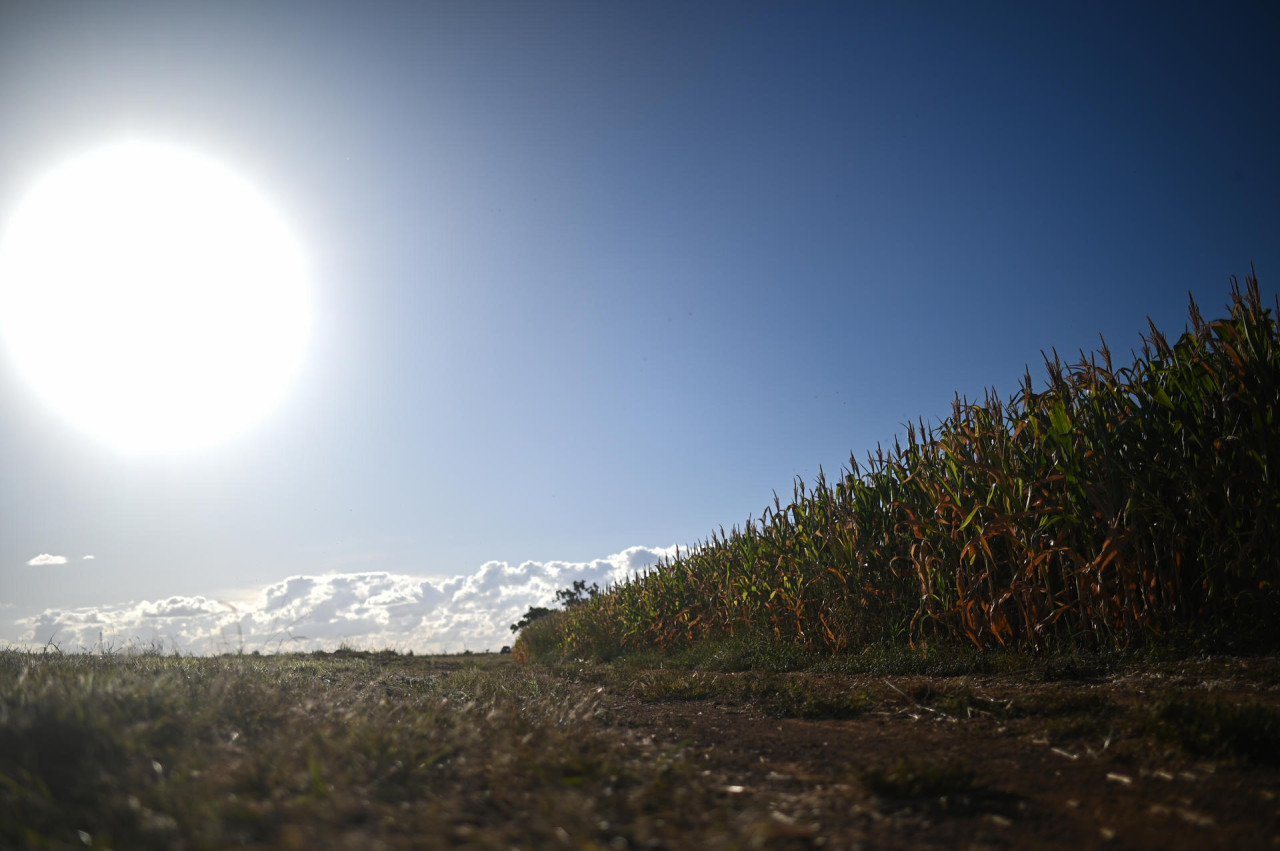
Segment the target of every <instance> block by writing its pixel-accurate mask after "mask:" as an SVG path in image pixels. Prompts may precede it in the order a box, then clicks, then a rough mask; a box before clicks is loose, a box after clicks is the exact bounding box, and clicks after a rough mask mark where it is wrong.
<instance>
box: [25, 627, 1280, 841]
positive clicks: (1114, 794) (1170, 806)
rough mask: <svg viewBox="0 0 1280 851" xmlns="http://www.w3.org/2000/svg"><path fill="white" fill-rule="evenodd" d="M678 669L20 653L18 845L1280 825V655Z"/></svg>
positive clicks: (1124, 835)
mask: <svg viewBox="0 0 1280 851" xmlns="http://www.w3.org/2000/svg"><path fill="white" fill-rule="evenodd" d="M909 661H910V660H908V662H909ZM917 661H918V660H917ZM665 664H666V663H664V662H662V661H661V660H652V659H651V660H649V661H648V662H646V663H637V662H632V663H619V664H615V665H611V666H592V665H583V664H567V665H560V666H555V667H546V666H539V665H516V664H513V663H512V662H511V660H510V657H509V656H483V655H476V656H471V657H446V658H424V657H406V656H398V655H396V654H394V653H378V654H367V653H354V652H349V653H345V654H331V655H328V656H325V655H323V654H316V655H296V654H295V655H283V656H277V657H249V656H228V657H218V658H212V659H200V658H177V657H159V656H154V655H150V656H142V657H134V656H127V655H125V656H114V657H113V656H109V655H108V656H90V655H87V654H68V655H65V656H63V655H61V654H50V653H23V652H15V651H0V848H4V849H9V848H42V849H43V848H59V849H61V848H85V847H92V848H115V849H126V848H127V849H144V848H162V849H170V848H182V849H204V848H209V849H213V848H218V849H221V848H231V847H241V848H257V849H274V848H299V849H301V848H360V849H411V848H437V847H453V848H491V849H503V850H504V851H505V849H511V848H573V849H606V848H607V849H627V848H637V849H638V848H655V849H659V848H671V849H681V848H694V849H698V851H712V849H721V848H724V849H732V848H818V847H822V848H1050V849H1052V848H1072V849H1075V848H1094V847H1096V848H1206V849H1208V848H1215V849H1216V848H1272V847H1275V846H1277V845H1280V658H1276V657H1252V658H1234V657H1216V658H1199V659H1181V660H1172V661H1168V660H1166V661H1161V662H1153V661H1150V660H1148V661H1145V662H1142V661H1133V660H1130V661H1129V662H1124V663H1115V662H1106V663H1103V662H1096V661H1095V662H1087V661H1086V662H1080V661H1078V660H1077V661H1072V662H1058V663H1052V662H1045V661H1035V660H1021V661H1017V660H1015V662H1014V663H1013V664H1005V663H1001V664H999V665H993V664H990V662H989V660H985V661H984V660H979V661H978V662H977V663H976V664H973V665H970V666H969V667H968V668H966V669H965V670H968V671H970V673H964V674H959V675H949V676H941V675H931V676H923V675H907V674H904V673H902V671H903V670H906V669H911V670H920V668H918V667H917V668H911V664H914V663H911V664H907V665H905V666H904V665H902V664H898V666H897V667H896V668H893V666H890V669H886V672H885V673H877V674H874V675H873V674H868V673H856V674H854V673H843V674H833V673H827V674H818V673H765V672H759V671H748V672H726V671H718V672H713V671H695V670H687V669H675V668H671V667H662V666H663V665H665ZM930 664H932V663H930ZM926 667H927V666H926ZM870 669H871V668H866V669H865V670H870ZM996 669H999V670H1002V671H1004V673H989V672H990V671H992V670H996ZM932 670H935V671H936V670H937V668H936V667H935V668H932ZM975 670H983V671H988V673H973V671H975ZM895 671H896V673H895Z"/></svg>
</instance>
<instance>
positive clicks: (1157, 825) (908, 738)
mask: <svg viewBox="0 0 1280 851" xmlns="http://www.w3.org/2000/svg"><path fill="white" fill-rule="evenodd" d="M718 676H722V677H723V676H733V675H718ZM820 679H823V682H822V685H823V686H824V687H826V688H832V687H837V688H839V687H844V686H846V685H847V687H849V688H851V689H861V690H864V691H871V692H873V693H875V694H876V695H877V698H876V701H877V702H876V703H875V704H874V705H873V706H872V707H871V708H870V709H869V710H868V711H867V712H865V713H864V714H862V715H860V716H858V717H855V718H852V719H847V720H801V719H796V718H773V717H770V716H769V715H767V714H765V713H764V712H763V711H761V709H760V708H759V707H757V706H756V705H754V704H752V703H750V702H745V701H734V700H727V701H718V700H692V701H666V702H662V701H659V702H646V701H644V700H640V699H638V698H637V697H635V696H633V694H631V693H625V692H624V693H615V694H612V695H607V694H606V695H605V697H604V700H605V703H604V706H605V708H606V709H607V710H608V715H609V717H611V718H612V719H613V722H614V723H615V724H616V725H617V726H618V727H621V728H624V729H627V730H629V731H630V732H631V734H632V735H634V736H637V737H638V738H640V740H641V741H643V742H646V743H649V744H651V745H652V746H653V747H654V748H664V749H672V750H683V752H684V755H685V757H686V758H691V759H692V760H693V761H694V762H695V763H699V764H702V765H703V766H704V768H703V769H702V771H703V774H704V776H705V777H706V778H707V779H708V780H710V781H713V782H714V783H716V784H718V785H719V786H720V787H721V788H722V789H723V790H724V794H725V796H726V797H727V798H728V799H729V800H731V801H732V800H734V799H738V800H741V801H742V802H743V803H744V805H749V806H750V809H752V810H757V809H759V808H767V809H768V810H770V811H771V814H772V815H771V819H770V823H769V824H770V827H769V832H768V835H764V834H762V835H761V840H762V847H770V848H772V847H785V846H794V847H828V848H857V847H865V848H1046V849H1054V848H1063V849H1067V848H1070V849H1077V848H1273V847H1278V846H1280V769H1278V768H1277V767H1276V766H1274V765H1264V764H1260V763H1259V762H1258V761H1257V760H1251V759H1249V758H1248V757H1247V756H1246V757H1241V756H1240V755H1238V754H1237V755H1233V756H1231V757H1229V758H1225V757H1224V758H1218V759H1209V760H1206V759H1195V758H1192V757H1189V756H1187V755H1186V753H1185V752H1184V751H1183V750H1182V749H1181V748H1179V747H1177V746H1176V745H1174V744H1170V743H1168V742H1166V741H1164V740H1162V739H1160V738H1159V737H1156V736H1153V735H1149V734H1147V733H1144V732H1142V731H1140V730H1137V731H1136V732H1135V730H1136V728H1135V727H1134V723H1135V722H1134V721H1133V720H1132V719H1133V718H1135V717H1136V718H1140V717H1143V716H1142V715H1141V713H1142V708H1143V703H1144V701H1149V700H1153V699H1155V698H1154V695H1155V694H1157V693H1158V694H1160V695H1168V694H1171V693H1181V691H1182V690H1185V691H1187V692H1191V693H1198V694H1213V695H1215V696H1216V697H1218V698H1223V699H1227V700H1231V701H1236V700H1239V701H1245V702H1252V703H1259V702H1261V703H1264V704H1268V705H1280V694H1277V689H1276V687H1275V686H1267V687H1263V686H1257V685H1251V684H1248V683H1244V684H1242V683H1241V682H1240V681H1239V680H1228V681H1212V680H1204V679H1202V678H1200V677H1199V676H1198V675H1194V676H1191V677H1189V678H1184V679H1188V680H1189V682H1187V683H1181V682H1179V680H1178V679H1177V678H1173V679H1170V678H1168V677H1162V676H1155V675H1146V674H1141V673H1139V674H1130V675H1128V676H1123V677H1122V676H1112V677H1110V678H1108V679H1106V680H1105V681H1102V682H1094V683H1088V682H1075V683H1036V682H1033V681H1028V680H1027V679H1026V678H1025V677H1024V678H1017V677H1004V678H1001V677H990V678H985V679H984V678H965V679H964V680H963V681H962V683H961V684H960V688H962V689H963V690H964V691H965V692H966V693H968V694H970V695H976V696H977V698H976V702H977V703H978V704H979V705H983V704H984V702H986V701H989V704H987V705H990V706H991V707H993V708H995V709H997V710H998V708H999V707H1001V706H1005V705H1007V703H1006V702H1007V701H1010V700H1015V699H1021V700H1023V701H1025V700H1027V699H1028V697H1030V698H1032V699H1037V698H1039V699H1043V700H1044V701H1048V702H1053V701H1057V702H1059V703H1061V702H1062V701H1070V700H1072V699H1085V700H1088V699H1098V698H1100V697H1101V698H1105V699H1108V700H1111V701H1114V703H1115V704H1118V705H1120V706H1121V707H1122V711H1121V712H1120V716H1119V717H1118V718H1117V719H1116V720H1115V721H1114V724H1111V722H1105V721H1104V722H1103V723H1101V724H1092V723H1086V724H1084V725H1083V726H1082V725H1080V724H1079V723H1074V724H1073V723H1069V722H1066V721H1063V720H1062V718H1061V716H1060V715H1059V716H1055V717H1045V716H1043V715H1040V716H1033V717H1009V714H1008V713H1005V714H1003V715H1002V713H1000V712H999V711H993V712H991V713H986V712H983V711H981V710H976V711H975V710H974V709H973V708H965V709H964V710H963V711H962V712H960V713H956V712H955V710H954V704H953V705H952V709H953V712H947V711H943V710H941V709H938V708H935V707H931V706H928V705H927V701H919V700H917V699H916V698H915V697H912V696H910V695H917V696H918V695H920V694H921V693H922V692H923V693H930V692H933V693H945V692H947V691H951V692H953V693H954V692H955V691H956V689H957V681H956V679H955V678H942V679H929V678H923V677H912V678H891V679H883V678H863V679H861V680H860V679H858V678H846V680H844V681H839V682H835V683H833V682H832V679H833V678H830V677H828V678H820ZM835 679H838V678H835ZM969 702H970V703H974V702H975V700H973V699H971V700H970V701H969ZM1076 720H1077V721H1078V720H1079V719H1076ZM1086 720H1087V719H1086ZM1109 724H1111V726H1108V725H1109ZM904 759H906V760H908V761H909V762H911V763H914V764H917V765H920V764H924V765H944V766H945V765H953V766H960V767H962V768H963V769H965V770H967V771H970V772H971V773H972V775H973V782H972V785H971V786H970V787H969V788H964V784H963V783H962V784H960V786H959V787H958V788H956V789H954V790H950V794H915V795H908V796H906V797H894V796H892V795H890V796H881V795H877V794H876V793H874V792H873V791H872V790H871V788H870V787H869V784H868V783H867V781H866V770H867V769H868V768H873V767H881V768H888V767H890V766H893V765H895V764H898V763H900V761H901V760H904Z"/></svg>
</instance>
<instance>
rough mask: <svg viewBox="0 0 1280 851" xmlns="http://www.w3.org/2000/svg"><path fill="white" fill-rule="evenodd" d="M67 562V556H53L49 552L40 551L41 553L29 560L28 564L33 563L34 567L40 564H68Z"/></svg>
mask: <svg viewBox="0 0 1280 851" xmlns="http://www.w3.org/2000/svg"><path fill="white" fill-rule="evenodd" d="M27 552H31V551H30V550H27ZM66 563H67V557H66V556H51V555H49V554H48V553H40V555H38V556H36V557H35V558H33V559H31V561H29V562H27V564H29V565H31V566H32V567H39V566H40V565H43V564H66Z"/></svg>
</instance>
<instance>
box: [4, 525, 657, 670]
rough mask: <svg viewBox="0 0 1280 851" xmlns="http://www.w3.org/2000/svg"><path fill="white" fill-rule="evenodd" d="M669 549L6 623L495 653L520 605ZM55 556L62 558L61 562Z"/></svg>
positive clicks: (609, 576) (272, 588) (88, 642)
mask: <svg viewBox="0 0 1280 851" xmlns="http://www.w3.org/2000/svg"><path fill="white" fill-rule="evenodd" d="M674 552H675V548H674V547H631V548H629V549H626V550H623V551H622V552H620V553H615V554H614V555H611V556H607V557H606V558H600V559H596V560H594V561H589V562H563V561H549V562H535V561H526V562H524V563H523V564H520V565H518V566H516V567H512V566H511V565H509V564H507V563H506V562H498V561H491V562H486V563H485V564H483V565H481V566H480V567H479V568H478V569H477V570H476V571H475V572H474V573H472V574H470V575H466V576H455V577H453V578H452V579H447V580H443V581H438V582H433V581H430V580H426V579H422V578H420V577H414V576H407V575H405V574H396V573H385V572H384V573H338V574H326V575H320V576H290V577H288V578H287V579H282V580H281V581H279V582H276V583H274V584H272V585H269V586H267V587H266V588H263V589H261V591H260V592H259V593H258V595H257V597H256V598H255V599H253V600H252V602H249V603H243V602H242V603H240V604H239V605H232V604H231V603H227V602H224V601H221V600H214V599H210V598H207V597H202V596H194V597H169V598H168V599H164V600H143V601H141V602H134V603H129V604H126V605H121V606H95V607H87V608H77V609H48V610H46V611H44V612H42V613H41V614H39V615H35V616H33V617H28V618H23V619H21V620H18V621H17V625H18V627H19V629H20V630H22V634H21V635H20V636H19V640H20V641H21V642H22V643H24V644H33V645H43V644H45V643H46V642H49V641H52V642H54V643H55V644H57V645H58V646H60V647H61V648H62V649H64V650H68V651H70V650H76V649H80V648H86V649H92V648H96V647H98V646H100V645H105V646H107V647H115V648H122V647H126V646H130V645H140V646H143V647H147V646H152V645H161V644H162V645H163V646H164V647H165V648H166V649H176V650H178V651H179V652H182V653H220V652H227V651H236V650H241V649H243V650H245V651H246V652H247V651H252V650H262V651H272V650H312V649H333V648H335V647H337V646H339V645H341V644H343V643H345V644H347V645H349V646H351V647H357V648H363V649H373V650H378V649H382V648H385V647H392V648H395V649H397V650H402V651H403V650H413V651H414V652H416V653H454V652H458V651H460V650H463V649H470V650H497V649H498V648H500V647H501V646H502V645H504V644H510V643H511V642H512V638H513V636H512V633H511V630H510V628H509V625H510V624H513V623H515V622H516V621H517V620H519V619H520V616H521V615H523V614H524V613H525V611H526V610H527V609H528V608H529V607H530V606H551V605H553V604H554V603H555V592H556V591H557V590H559V589H561V588H567V587H569V586H570V585H572V584H573V582H574V581H576V580H579V579H581V580H585V581H586V582H587V583H588V584H590V583H592V582H598V583H599V584H600V586H601V587H604V586H605V585H607V584H609V583H614V582H619V581H621V580H623V579H625V578H627V577H628V576H631V575H633V574H635V573H636V572H637V571H639V570H641V569H643V568H645V567H648V566H650V565H652V564H655V563H657V562H658V561H659V560H661V559H662V558H664V557H667V556H670V555H672V554H673V553H674ZM64 561H65V559H64Z"/></svg>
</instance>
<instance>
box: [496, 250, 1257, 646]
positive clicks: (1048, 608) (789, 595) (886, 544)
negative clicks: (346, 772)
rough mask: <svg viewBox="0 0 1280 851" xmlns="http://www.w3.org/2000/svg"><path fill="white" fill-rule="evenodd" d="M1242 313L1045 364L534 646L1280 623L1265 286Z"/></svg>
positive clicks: (1235, 629)
mask: <svg viewBox="0 0 1280 851" xmlns="http://www.w3.org/2000/svg"><path fill="white" fill-rule="evenodd" d="M1231 296H1232V301H1231V308H1230V316H1229V317H1228V318H1226V319H1221V320H1218V321H1213V322H1206V321H1204V319H1203V318H1202V317H1201V315H1200V312H1199V310H1198V309H1197V307H1196V305H1195V303H1194V301H1193V302H1192V304H1191V311H1190V313H1191V315H1190V320H1191V324H1190V327H1189V328H1188V329H1187V331H1186V332H1185V333H1184V334H1183V335H1182V336H1181V337H1180V338H1179V339H1178V340H1177V341H1176V342H1175V343H1172V344H1171V343H1170V342H1169V341H1168V340H1167V339H1166V337H1165V336H1164V335H1162V334H1161V333H1160V332H1159V331H1158V330H1157V329H1156V328H1155V326H1154V325H1151V328H1150V332H1149V334H1148V335H1146V336H1144V337H1143V340H1144V346H1143V351H1142V353H1141V354H1140V355H1138V356H1137V357H1136V359H1135V362H1134V363H1133V365H1132V366H1128V367H1124V368H1116V367H1115V366H1113V364H1112V359H1111V354H1110V352H1109V351H1108V350H1107V348H1106V345H1105V343H1104V344H1103V346H1102V348H1101V349H1100V350H1099V351H1097V352H1095V353H1093V354H1091V355H1087V356H1086V355H1085V354H1084V353H1083V352H1082V353H1081V358H1080V360H1079V361H1078V362H1077V363H1075V364H1065V363H1064V362H1063V361H1062V360H1060V358H1059V357H1058V356H1057V354H1056V352H1055V353H1054V355H1053V357H1052V358H1046V366H1047V369H1048V382H1047V385H1046V386H1045V387H1044V389H1043V390H1041V391H1037V390H1036V389H1035V388H1034V387H1033V385H1032V381H1031V377H1030V375H1029V374H1028V375H1027V376H1026V377H1025V378H1024V381H1023V385H1022V387H1021V389H1020V390H1019V392H1018V393H1016V394H1015V395H1014V396H1013V397H1012V398H1011V399H1009V400H1008V401H1007V402H1005V401H1002V400H1001V399H1000V398H999V397H997V396H995V395H994V394H988V395H987V396H986V398H985V399H983V400H982V402H981V403H980V404H971V403H968V402H967V401H962V400H959V399H957V400H956V402H955V404H954V407H953V409H952V412H951V415H950V416H949V417H947V418H946V419H945V420H944V421H943V422H942V423H941V424H939V425H937V426H935V427H925V425H924V424H923V423H920V424H919V425H918V426H911V427H909V428H908V429H907V434H906V441H905V443H902V442H901V441H897V440H895V443H894V445H893V448H892V449H891V450H886V449H883V448H878V449H877V450H876V452H875V453H874V454H871V455H869V456H868V458H867V460H866V462H865V463H863V464H859V463H858V462H857V460H856V459H855V460H853V461H851V463H850V466H849V469H847V470H845V471H844V472H843V474H842V475H841V477H840V478H839V480H837V481H834V482H829V481H827V479H826V478H825V477H824V476H823V475H822V474H821V473H820V474H819V476H818V478H817V480H816V482H814V483H813V484H812V485H811V486H809V485H806V484H805V483H804V482H803V481H800V480H797V482H796V485H795V490H794V493H793V497H792V500H791V502H790V503H789V504H785V505H784V504H783V502H782V500H781V499H779V498H778V497H777V496H776V495H775V497H774V501H773V505H772V506H770V507H768V508H766V509H765V511H764V513H763V515H762V516H761V517H760V518H759V519H756V520H749V521H748V522H747V523H746V524H745V525H744V526H742V527H740V528H738V527H735V528H733V529H732V530H730V531H729V532H725V531H724V530H723V529H721V530H719V532H718V533H713V534H712V535H711V536H710V538H709V539H708V540H707V541H705V542H703V543H701V544H699V545H697V546H695V547H693V548H691V549H690V550H688V551H685V552H680V553H678V554H677V555H676V556H675V557H674V558H672V559H669V560H667V561H665V562H663V563H661V564H659V565H657V566H656V567H654V568H653V569H651V570H649V571H648V572H646V573H644V574H643V575H641V576H638V577H636V578H635V579H633V580H631V581H628V582H625V583H622V584H620V585H617V586H614V587H612V588H611V589H609V591H608V593H606V594H602V595H600V596H599V597H597V598H596V599H595V600H593V601H592V602H591V603H589V604H587V605H583V606H580V607H576V608H574V609H572V610H570V611H567V612H565V613H564V614H563V615H560V616H557V617H554V618H548V619H546V620H545V622H543V623H541V625H540V626H539V627H538V629H532V628H531V629H529V630H526V632H525V634H523V635H522V636H521V638H520V640H519V641H518V642H517V645H516V648H515V649H516V652H517V654H519V655H521V656H524V657H541V656H547V655H560V656H563V655H569V656H574V657H582V658H589V657H596V658H601V657H606V658H607V657H610V656H613V655H615V654H617V653H620V652H626V651H631V650H650V649H657V650H663V651H665V650H672V649H676V648H680V647H683V646H687V645H689V644H691V643H694V642H698V641H700V640H705V639H717V638H725V637H730V636H741V637H759V636H765V637H767V638H769V639H771V640H773V641H780V642H785V643H790V644H798V645H801V646H803V647H805V648H808V649H810V650H816V651H827V652H842V651H849V650H853V649H857V648H860V647H862V646H865V645H866V644H868V643H871V642H879V641H886V640H888V641H895V640H897V641H901V640H909V641H912V642H914V643H921V642H927V641H930V640H934V641H936V640H945V639H953V640H961V641H965V642H972V643H973V644H976V645H978V646H979V647H993V646H1003V645H1013V646H1018V647H1023V648H1044V647H1047V646H1063V645H1067V646H1073V647H1091V648H1105V647H1117V646H1126V645H1129V644H1132V643H1133V642H1134V641H1144V640H1149V639H1153V638H1154V639H1158V638H1160V637H1161V636H1167V635H1169V634H1171V633H1182V634H1198V635H1202V636H1208V637H1211V638H1221V639H1225V640H1236V639H1239V640H1250V641H1257V640H1266V639H1267V637H1268V634H1269V633H1270V632H1271V631H1274V626H1273V624H1274V623H1275V618H1276V616H1277V615H1280V470H1277V468H1276V465H1274V464H1272V463H1271V462H1270V459H1271V457H1273V456H1275V457H1278V458H1280V454H1277V452H1276V449H1277V448H1278V447H1280V422H1277V419H1276V404H1277V400H1280V333H1278V329H1277V319H1276V317H1277V314H1280V304H1278V305H1277V309H1276V310H1275V311H1273V310H1271V309H1270V308H1264V306H1263V304H1262V301H1261V297H1260V295H1259V289H1258V282H1257V279H1256V277H1254V276H1252V275H1251V276H1249V277H1248V278H1247V279H1246V287H1245V290H1244V292H1241V290H1240V287H1239V284H1238V282H1236V281H1235V280H1233V281H1232V292H1231Z"/></svg>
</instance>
